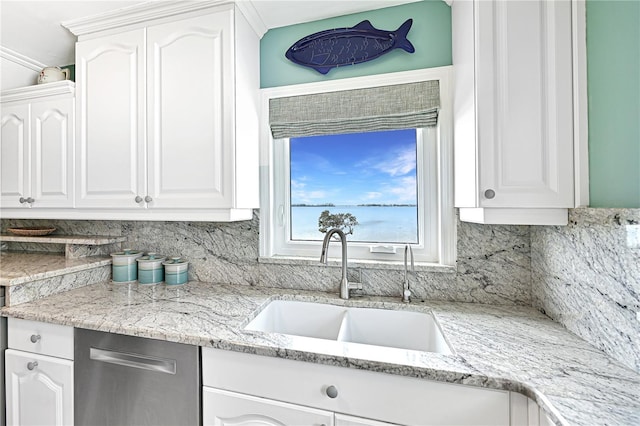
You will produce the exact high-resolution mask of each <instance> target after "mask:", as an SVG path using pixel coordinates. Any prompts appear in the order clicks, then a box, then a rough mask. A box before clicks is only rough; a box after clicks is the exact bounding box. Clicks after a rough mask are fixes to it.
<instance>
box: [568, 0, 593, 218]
mask: <svg viewBox="0 0 640 426" xmlns="http://www.w3.org/2000/svg"><path fill="white" fill-rule="evenodd" d="M585 3H586V2H585V0H572V2H571V14H572V15H571V21H572V23H573V25H572V29H571V31H572V37H571V38H572V43H573V46H572V50H573V147H574V148H573V155H574V167H575V203H574V205H575V206H576V207H588V206H589V102H588V93H587V30H586V28H587V15H586V4H585Z"/></svg>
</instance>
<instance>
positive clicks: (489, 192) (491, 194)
mask: <svg viewBox="0 0 640 426" xmlns="http://www.w3.org/2000/svg"><path fill="white" fill-rule="evenodd" d="M495 196H496V191H494V190H493V189H487V190H486V191H484V198H486V199H487V200H490V199H492V198H493V197H495Z"/></svg>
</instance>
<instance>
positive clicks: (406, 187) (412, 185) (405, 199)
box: [385, 176, 418, 204]
mask: <svg viewBox="0 0 640 426" xmlns="http://www.w3.org/2000/svg"><path fill="white" fill-rule="evenodd" d="M394 183H395V184H394V185H393V186H391V187H388V188H386V189H385V192H387V193H390V194H393V195H394V196H395V201H393V202H395V203H399V204H403V203H411V204H414V203H416V202H417V201H418V200H417V198H416V197H417V195H416V194H417V193H416V178H415V176H405V177H403V178H400V179H397V180H396V182H394Z"/></svg>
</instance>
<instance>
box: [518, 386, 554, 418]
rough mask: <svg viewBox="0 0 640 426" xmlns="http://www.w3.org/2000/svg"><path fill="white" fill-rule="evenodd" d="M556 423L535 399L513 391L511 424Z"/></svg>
mask: <svg viewBox="0 0 640 426" xmlns="http://www.w3.org/2000/svg"><path fill="white" fill-rule="evenodd" d="M554 424H555V423H554V422H553V420H551V419H550V418H549V416H548V415H547V413H545V412H544V410H542V409H541V408H540V406H539V405H538V404H536V402H535V401H534V400H533V399H531V398H527V397H526V396H524V395H522V394H519V393H516V392H511V426H552V425H554Z"/></svg>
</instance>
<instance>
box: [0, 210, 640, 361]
mask: <svg viewBox="0 0 640 426" xmlns="http://www.w3.org/2000/svg"><path fill="white" fill-rule="evenodd" d="M34 225H41V226H42V225H51V226H55V227H56V228H58V232H59V233H65V234H78V235H113V236H125V237H126V238H127V243H126V245H127V246H129V247H131V248H134V249H140V250H145V251H150V250H151V251H156V252H158V253H162V254H165V255H169V256H173V255H180V256H183V257H184V258H186V259H187V260H189V262H190V263H191V268H190V278H191V279H194V280H199V281H208V282H220V283H232V284H241V285H250V286H265V287H276V288H287V289H312V290H320V291H332V292H335V291H337V285H338V282H339V278H340V268H339V267H336V266H329V267H326V266H324V265H321V264H320V263H319V262H317V263H316V262H314V261H308V262H306V263H305V262H302V263H296V262H287V261H283V262H274V261H269V262H265V261H262V260H260V259H259V256H258V247H259V240H258V239H259V235H258V232H259V219H258V214H257V212H256V213H255V214H254V218H253V220H250V221H244V222H234V223H208V222H136V221H63V220H38V221H36V220H14V219H3V220H1V221H0V226H1V227H2V230H3V231H4V230H5V229H6V228H7V227H9V226H34ZM457 239H458V242H457V259H458V260H457V265H456V267H455V268H451V269H448V270H447V269H434V270H433V271H426V270H421V271H418V272H416V277H415V279H414V281H413V283H412V284H413V285H412V289H413V292H414V295H415V296H416V297H417V298H422V299H435V300H446V301H460V302H478V303H488V304H511V305H533V306H534V307H536V308H538V309H539V310H541V311H542V312H544V313H545V314H546V315H548V316H549V317H551V318H553V319H554V320H556V321H558V322H560V323H561V324H563V325H564V326H565V327H566V328H567V329H569V330H570V331H572V332H574V333H575V334H577V335H579V336H580V337H582V338H583V339H585V340H587V341H588V342H590V343H592V344H593V345H595V346H596V347H598V348H600V349H602V350H603V351H605V352H606V353H608V354H609V355H611V356H612V357H614V358H616V359H617V360H619V361H620V362H622V363H623V364H625V365H627V366H629V367H630V368H633V369H635V370H636V371H638V372H640V321H639V320H638V315H640V314H638V312H640V209H591V208H585V209H574V210H570V218H569V225H568V226H531V227H529V226H496V225H477V224H472V223H464V222H458V225H457ZM12 248H15V246H12ZM38 248H39V249H42V250H47V249H50V246H42V247H38ZM31 249H33V247H31ZM402 278H403V272H402V270H401V269H397V268H396V269H389V268H383V267H376V266H375V265H373V266H368V265H367V266H366V267H364V266H363V267H360V266H359V267H353V266H350V268H349V279H350V280H354V281H361V282H362V283H363V286H364V291H365V292H366V293H367V294H370V295H382V296H398V297H400V290H401V283H402Z"/></svg>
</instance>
